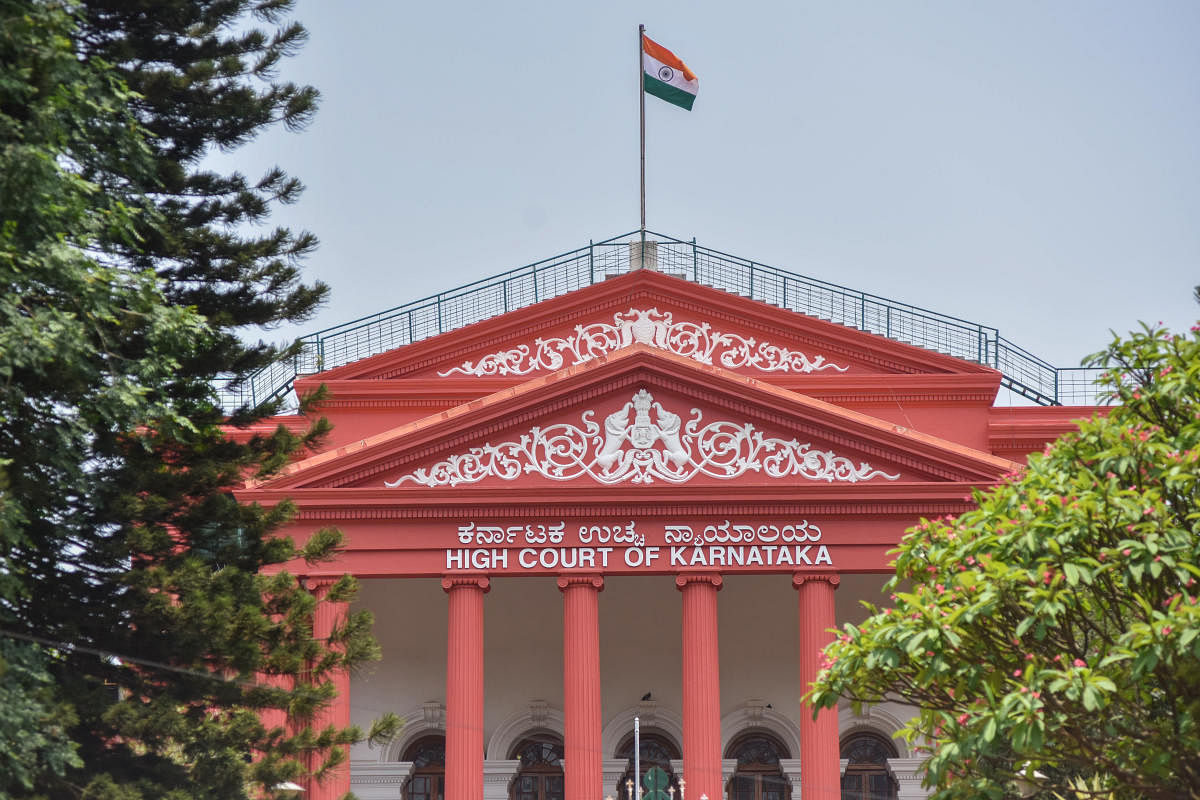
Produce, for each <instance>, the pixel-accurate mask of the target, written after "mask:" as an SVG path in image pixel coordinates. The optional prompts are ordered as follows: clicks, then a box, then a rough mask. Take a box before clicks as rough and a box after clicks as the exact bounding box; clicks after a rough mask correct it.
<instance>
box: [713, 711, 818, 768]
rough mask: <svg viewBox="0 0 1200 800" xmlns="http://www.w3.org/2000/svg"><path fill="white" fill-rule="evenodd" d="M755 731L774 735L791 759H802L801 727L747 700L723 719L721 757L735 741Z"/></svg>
mask: <svg viewBox="0 0 1200 800" xmlns="http://www.w3.org/2000/svg"><path fill="white" fill-rule="evenodd" d="M754 730H761V731H767V732H768V733H771V734H774V735H775V737H776V738H778V739H779V740H780V741H781V742H783V746H784V747H786V748H787V749H788V757H789V758H799V757H800V726H799V725H797V724H796V723H795V722H793V721H792V719H791V718H790V717H787V716H785V715H783V714H781V713H779V712H778V711H776V710H775V709H773V708H766V707H764V706H763V705H762V704H761V703H760V701H757V700H747V701H746V702H745V703H743V704H742V706H741V707H740V708H738V709H736V710H734V711H731V712H730V713H728V714H726V715H725V716H724V717H721V755H725V752H726V750H728V748H729V745H730V744H731V743H732V742H733V740H734V739H736V738H737V737H738V736H740V735H742V734H743V733H747V732H750V731H754Z"/></svg>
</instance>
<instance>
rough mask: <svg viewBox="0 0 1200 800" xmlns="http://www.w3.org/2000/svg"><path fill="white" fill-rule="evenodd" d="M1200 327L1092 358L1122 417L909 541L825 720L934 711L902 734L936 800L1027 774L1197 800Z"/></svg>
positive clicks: (861, 629) (1049, 782) (1140, 339)
mask: <svg viewBox="0 0 1200 800" xmlns="http://www.w3.org/2000/svg"><path fill="white" fill-rule="evenodd" d="M1198 330H1200V326H1197V327H1193V328H1192V331H1191V334H1190V335H1186V336H1171V335H1169V334H1168V333H1167V332H1166V331H1164V330H1159V329H1153V328H1147V329H1145V330H1143V331H1142V332H1140V333H1137V334H1134V335H1132V336H1131V337H1130V338H1128V339H1126V340H1123V341H1122V340H1116V341H1114V342H1113V343H1112V344H1111V345H1110V347H1109V348H1108V350H1107V351H1105V352H1103V353H1100V354H1097V355H1096V356H1093V357H1092V363H1093V364H1095V365H1099V366H1103V367H1106V368H1107V371H1106V373H1105V376H1104V378H1103V380H1104V382H1105V383H1106V385H1107V386H1108V387H1109V389H1110V391H1111V397H1112V398H1113V399H1115V400H1116V401H1118V402H1119V403H1120V405H1118V406H1116V407H1115V408H1113V409H1112V411H1111V413H1110V414H1108V415H1107V416H1103V415H1099V416H1096V417H1094V418H1092V419H1090V420H1087V421H1085V422H1082V423H1081V425H1080V431H1079V432H1078V433H1075V434H1071V435H1068V436H1065V437H1063V438H1061V439H1060V440H1058V441H1057V442H1056V443H1054V444H1052V445H1051V446H1049V447H1047V449H1046V451H1045V452H1044V453H1043V454H1041V455H1034V456H1031V457H1030V459H1029V465H1028V467H1027V468H1026V469H1025V470H1023V471H1022V472H1020V473H1019V474H1015V475H1013V476H1011V477H1010V478H1009V479H1007V480H1006V481H1004V482H1003V483H1002V484H1001V485H999V486H997V487H995V488H993V489H991V490H989V491H986V492H976V493H975V500H976V501H977V502H978V504H979V508H978V510H974V511H971V512H968V513H966V514H963V515H962V516H960V517H958V518H957V519H951V518H943V519H937V520H926V521H922V522H921V523H920V524H919V525H918V526H917V527H916V528H914V529H912V530H910V531H909V533H908V534H907V535H906V536H905V537H904V539H903V541H902V542H901V544H900V547H899V549H898V550H897V551H896V561H895V566H896V576H895V577H894V578H893V579H892V580H891V582H890V583H889V590H890V591H891V592H893V594H892V595H891V599H892V603H893V606H892V607H890V608H884V609H882V610H880V609H877V608H875V607H873V606H868V609H869V611H870V612H871V616H870V617H869V618H868V619H867V620H866V621H865V622H863V623H862V624H861V625H858V626H855V625H847V626H846V627H845V629H844V631H842V633H841V635H840V636H839V637H838V638H837V639H836V640H835V641H834V642H833V643H832V644H831V645H830V646H829V647H828V648H827V650H826V658H827V664H826V668H825V669H824V670H823V671H822V672H821V673H820V676H819V678H818V680H817V681H816V683H815V684H814V688H813V692H812V694H811V697H812V700H813V701H814V703H815V705H816V706H818V707H833V706H835V705H836V703H837V702H838V699H839V698H848V699H850V700H852V701H854V702H855V703H862V702H875V701H879V700H881V699H884V698H893V699H894V698H899V699H902V700H904V701H907V702H909V703H912V704H914V705H916V706H918V707H919V709H920V711H919V713H918V714H917V716H916V717H914V718H913V719H912V720H911V721H910V722H909V723H908V725H907V727H906V728H905V729H904V732H903V733H904V735H905V736H906V737H907V738H908V739H909V740H910V742H917V743H920V742H924V743H926V744H927V745H928V756H929V757H928V760H927V762H926V764H925V768H926V780H927V781H928V783H929V784H930V785H932V787H934V788H935V790H936V791H935V793H934V795H933V796H934V798H936V800H949V799H950V798H967V797H972V798H974V797H991V798H995V797H1002V796H1013V795H1014V792H1015V791H1016V788H1017V783H1016V782H1015V779H1017V778H1018V777H1019V779H1020V780H1022V781H1027V782H1028V783H1027V784H1026V788H1027V789H1028V785H1029V784H1032V785H1033V786H1034V787H1036V788H1039V789H1043V790H1054V791H1060V792H1061V791H1063V790H1070V789H1069V787H1071V786H1074V787H1075V789H1076V790H1078V787H1079V786H1082V785H1083V784H1082V783H1081V782H1080V779H1081V778H1085V779H1086V781H1087V786H1089V787H1091V792H1092V793H1095V792H1102V793H1104V794H1105V795H1106V796H1113V797H1128V798H1136V797H1144V798H1155V799H1157V798H1163V799H1164V800H1165V799H1166V798H1171V799H1176V798H1196V797H1197V796H1200V795H1198V794H1197V792H1198V791H1200V790H1198V788H1197V787H1200V727H1198V724H1200V605H1198V597H1197V596H1198V595H1200V591H1198V588H1197V579H1198V578H1200V494H1198V490H1200V487H1198V484H1197V481H1198V479H1200V447H1198V445H1200V335H1198V334H1197V331H1198ZM1035 773H1038V775H1035ZM1087 791H1088V790H1084V793H1087Z"/></svg>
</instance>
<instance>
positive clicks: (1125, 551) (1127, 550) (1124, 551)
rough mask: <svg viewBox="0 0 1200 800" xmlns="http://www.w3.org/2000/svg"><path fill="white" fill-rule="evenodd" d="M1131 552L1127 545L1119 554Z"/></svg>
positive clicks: (1125, 554)
mask: <svg viewBox="0 0 1200 800" xmlns="http://www.w3.org/2000/svg"><path fill="white" fill-rule="evenodd" d="M1132 552H1133V551H1132V550H1130V549H1129V548H1128V547H1126V548H1125V549H1124V550H1122V551H1121V555H1124V556H1127V555H1129V554H1130V553H1132Z"/></svg>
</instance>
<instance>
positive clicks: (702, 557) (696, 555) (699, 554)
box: [692, 547, 708, 567]
mask: <svg viewBox="0 0 1200 800" xmlns="http://www.w3.org/2000/svg"><path fill="white" fill-rule="evenodd" d="M697 564H699V565H700V566H702V567H707V566H708V560H707V556H706V554H705V552H704V548H702V547H693V548H692V566H693V567H694V566H696V565H697Z"/></svg>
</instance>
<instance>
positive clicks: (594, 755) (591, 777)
mask: <svg viewBox="0 0 1200 800" xmlns="http://www.w3.org/2000/svg"><path fill="white" fill-rule="evenodd" d="M558 588H559V590H560V591H561V592H562V594H563V784H564V787H563V788H564V789H565V796H566V797H570V798H572V800H600V798H601V797H603V794H602V793H603V791H604V773H603V762H602V758H601V757H602V755H603V753H602V752H601V750H600V730H601V718H600V603H599V595H600V592H601V591H602V590H603V589H604V579H603V578H601V577H600V576H599V575H571V576H564V577H561V578H559V579H558Z"/></svg>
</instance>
